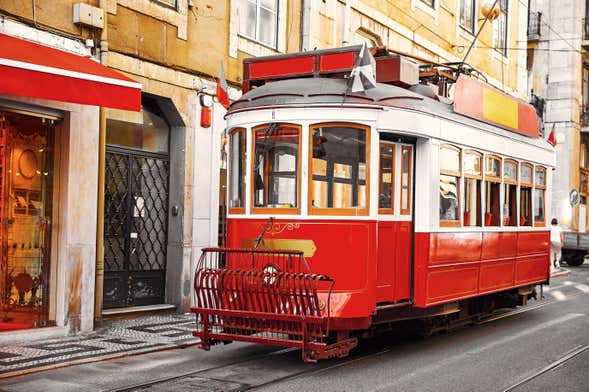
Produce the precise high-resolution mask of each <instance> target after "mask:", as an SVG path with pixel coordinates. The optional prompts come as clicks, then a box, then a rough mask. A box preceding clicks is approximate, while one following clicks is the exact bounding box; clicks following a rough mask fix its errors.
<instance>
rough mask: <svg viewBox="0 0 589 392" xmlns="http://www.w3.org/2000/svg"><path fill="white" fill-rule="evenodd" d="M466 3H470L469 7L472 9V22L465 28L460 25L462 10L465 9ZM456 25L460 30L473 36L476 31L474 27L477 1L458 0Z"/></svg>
mask: <svg viewBox="0 0 589 392" xmlns="http://www.w3.org/2000/svg"><path fill="white" fill-rule="evenodd" d="M466 1H468V2H470V7H472V9H471V12H472V22H471V25H470V26H466V25H464V24H463V23H462V20H461V18H462V10H463V8H466V6H467V5H466V4H465V2H466ZM457 17H458V25H459V26H460V28H462V29H464V30H465V31H468V33H470V34H472V35H474V34H475V30H476V25H477V19H478V18H477V0H459V2H458V14H457Z"/></svg>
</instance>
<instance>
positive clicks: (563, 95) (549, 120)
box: [528, 0, 589, 231]
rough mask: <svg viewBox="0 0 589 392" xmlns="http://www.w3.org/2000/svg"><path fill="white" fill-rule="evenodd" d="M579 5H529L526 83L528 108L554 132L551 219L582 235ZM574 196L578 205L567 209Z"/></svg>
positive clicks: (584, 73)
mask: <svg viewBox="0 0 589 392" xmlns="http://www.w3.org/2000/svg"><path fill="white" fill-rule="evenodd" d="M588 11H589V7H587V2H586V1H585V0H565V1H558V2H555V1H546V0H531V1H530V18H529V28H528V79H529V87H530V91H529V94H530V98H531V102H533V103H535V105H536V108H537V110H538V112H539V114H541V115H542V116H543V120H544V127H545V132H546V134H549V133H551V132H553V131H554V134H555V137H556V141H557V143H558V144H557V146H556V151H557V166H556V171H555V173H554V177H553V178H554V184H553V185H554V191H553V197H552V215H553V216H554V217H557V218H558V219H559V221H560V223H561V224H562V225H563V226H564V227H566V228H569V229H573V230H580V231H586V230H587V197H588V196H589V188H588V178H589V161H588V155H587V152H588V147H589V136H588V134H587V131H588V130H589V116H587V114H588V113H589V111H588V110H587V106H588V105H589V99H588V98H587V97H588V96H589V95H588V94H589V89H588V87H589V65H588V61H589V57H588V56H587V51H586V50H587V48H588V47H589V40H588V39H589V35H588V32H589V30H588V29H587V22H586V21H587V20H588V19H587V12H588ZM574 190H576V191H578V192H580V195H581V197H580V203H579V204H578V205H574V203H571V200H570V195H571V192H573V191H574Z"/></svg>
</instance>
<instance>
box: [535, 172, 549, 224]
mask: <svg viewBox="0 0 589 392" xmlns="http://www.w3.org/2000/svg"><path fill="white" fill-rule="evenodd" d="M545 193H546V168H544V167H540V166H537V167H536V170H535V171H534V225H535V226H545V225H546V211H545V210H546V199H545Z"/></svg>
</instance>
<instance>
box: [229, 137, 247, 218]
mask: <svg viewBox="0 0 589 392" xmlns="http://www.w3.org/2000/svg"><path fill="white" fill-rule="evenodd" d="M229 135H230V136H229V140H230V141H229V149H230V151H231V160H230V167H229V209H230V213H232V214H236V213H244V212H245V210H244V208H245V162H246V152H245V151H246V140H245V129H243V128H240V129H234V130H233V131H231V132H230V134H229Z"/></svg>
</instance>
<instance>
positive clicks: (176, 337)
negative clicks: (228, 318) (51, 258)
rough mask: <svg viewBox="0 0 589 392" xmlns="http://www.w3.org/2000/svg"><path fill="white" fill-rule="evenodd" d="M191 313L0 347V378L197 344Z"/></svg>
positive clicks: (112, 324)
mask: <svg viewBox="0 0 589 392" xmlns="http://www.w3.org/2000/svg"><path fill="white" fill-rule="evenodd" d="M194 327H195V323H194V316H193V315H162V316H146V317H139V318H135V319H129V320H116V321H112V322H110V324H109V325H108V326H107V327H103V328H99V329H98V330H97V331H96V332H94V333H92V334H88V335H81V336H73V337H67V338H62V339H53V340H46V341H40V342H32V343H30V344H26V343H23V344H19V345H16V344H15V345H8V346H3V347H0V378H5V377H11V376H15V375H20V374H25V373H30V372H34V371H39V370H46V369H52V368H56V367H61V366H68V365H73V364H79V363H86V362H94V361H100V360H105V359H111V358H117V357H122V356H127V355H134V354H140V353H146V352H150V351H157V350H164V349H170V348H176V347H185V346H188V345H194V344H196V343H198V340H197V339H195V338H194V337H193V336H192V331H193V330H194Z"/></svg>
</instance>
